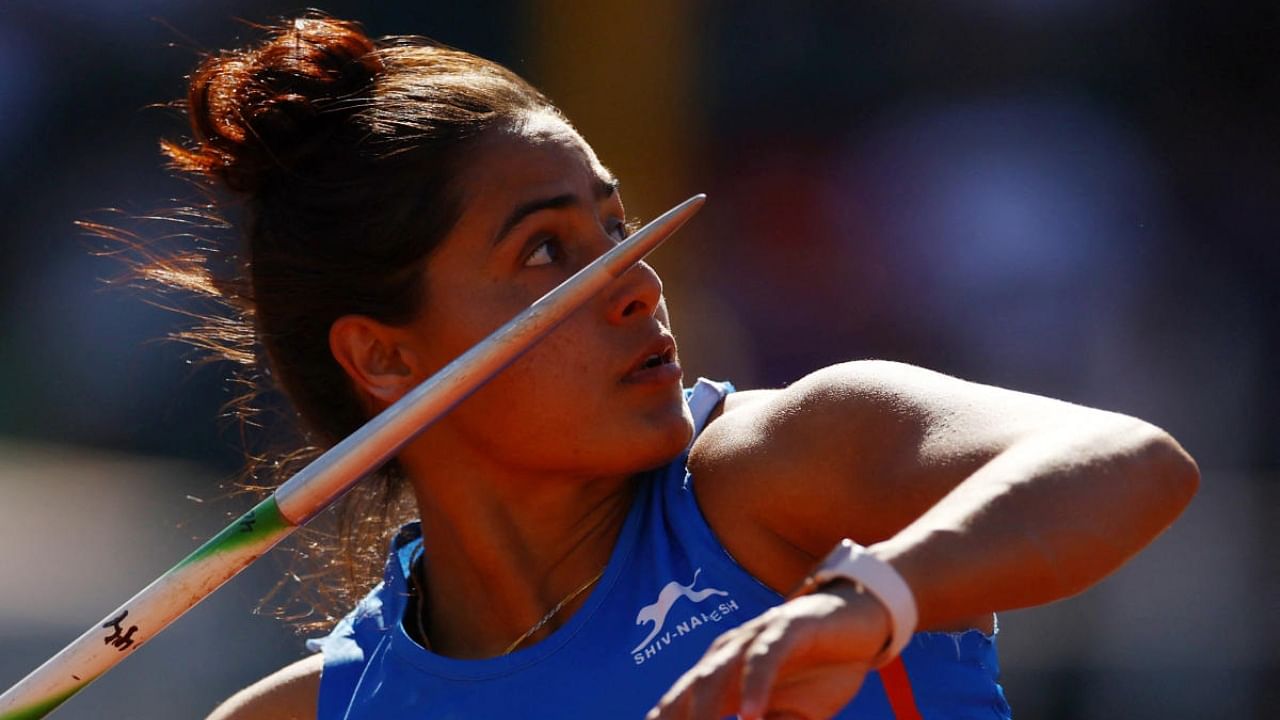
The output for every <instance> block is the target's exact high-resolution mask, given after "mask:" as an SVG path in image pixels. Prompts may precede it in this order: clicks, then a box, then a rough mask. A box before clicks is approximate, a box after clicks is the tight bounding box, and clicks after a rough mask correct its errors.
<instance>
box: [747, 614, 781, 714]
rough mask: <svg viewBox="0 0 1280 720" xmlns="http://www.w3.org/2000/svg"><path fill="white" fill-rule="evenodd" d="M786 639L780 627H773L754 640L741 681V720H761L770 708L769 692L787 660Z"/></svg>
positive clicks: (748, 648)
mask: <svg viewBox="0 0 1280 720" xmlns="http://www.w3.org/2000/svg"><path fill="white" fill-rule="evenodd" d="M785 638H786V635H785V633H784V631H783V629H782V628H781V627H777V626H775V627H771V628H768V629H766V630H764V631H763V632H761V633H760V634H759V635H757V636H756V637H755V639H754V640H752V642H751V644H750V645H748V646H747V649H746V651H745V652H744V653H743V660H742V664H741V665H742V670H741V673H740V678H741V697H742V700H741V703H740V706H739V714H740V715H741V716H742V720H760V718H762V717H765V711H766V710H767V709H768V708H769V692H770V690H771V689H772V687H773V683H774V680H775V679H776V678H777V677H778V671H779V669H780V668H781V667H782V663H783V662H784V661H785V660H786V659H787V656H788V654H789V653H788V648H787V647H785Z"/></svg>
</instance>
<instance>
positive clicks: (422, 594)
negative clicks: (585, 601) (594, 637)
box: [410, 563, 608, 655]
mask: <svg viewBox="0 0 1280 720" xmlns="http://www.w3.org/2000/svg"><path fill="white" fill-rule="evenodd" d="M411 567H413V570H414V572H412V573H410V575H411V577H413V576H416V575H417V574H418V572H417V570H418V567H419V566H418V564H417V563H415V564H414V565H413V566H411ZM607 568H608V565H606V566H605V567H602V568H600V572H598V573H596V574H595V575H594V576H593V577H592V578H591V579H590V580H588V581H586V582H585V583H583V584H582V586H581V587H579V588H578V589H577V590H574V591H573V592H571V593H569V594H568V595H566V596H565V598H564V599H563V600H561V601H560V602H558V603H556V606H555V607H553V608H551V609H550V610H549V611H547V614H546V615H543V616H542V619H541V620H539V621H538V622H536V623H534V624H533V627H531V628H529V629H528V630H525V631H524V634H523V635H521V636H520V637H518V638H516V641H515V642H513V643H511V644H510V645H508V646H507V649H506V650H503V651H502V654H503V655H510V654H511V652H512V651H513V650H515V649H516V648H518V647H520V643H522V642H524V641H525V640H528V639H529V637H530V636H531V635H533V634H534V633H536V632H538V631H539V630H541V629H542V626H543V625H546V624H547V623H549V622H551V618H554V617H555V616H556V614H557V613H559V612H560V611H561V610H563V609H564V606H565V605H568V604H569V602H571V601H572V600H573V599H574V598H576V597H578V596H579V595H581V594H582V593H583V592H584V591H585V590H586V589H587V588H589V587H591V586H592V585H594V584H595V582H596V581H597V580H599V579H600V578H602V577H604V571H605V570H606V569H607ZM413 584H414V586H415V587H414V588H413V590H414V591H415V594H416V595H417V598H416V600H417V602H415V603H414V604H415V606H416V610H417V611H416V612H415V613H414V616H415V617H414V620H415V625H416V626H417V630H418V637H419V638H420V639H421V640H422V642H423V646H424V647H426V649H428V650H430V649H431V643H430V642H429V641H428V640H427V630H426V628H425V627H423V625H422V618H423V616H424V615H426V598H427V593H426V583H422V582H418V581H417V578H416V577H414V583H413Z"/></svg>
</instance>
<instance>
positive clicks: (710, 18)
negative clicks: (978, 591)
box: [0, 0, 1280, 720]
mask: <svg viewBox="0 0 1280 720" xmlns="http://www.w3.org/2000/svg"><path fill="white" fill-rule="evenodd" d="M319 4H320V5H321V6H322V8H323V9H324V10H326V11H328V12H330V13H332V14H334V15H337V16H339V17H349V18H353V19H358V20H361V21H363V22H364V23H365V25H366V28H367V29H368V30H369V31H370V33H371V34H375V35H385V34H424V35H430V36H432V37H435V38H437V39H439V40H442V41H445V42H447V43H449V44H452V45H455V46H458V47H461V48H463V49H467V50H470V51H473V52H476V53H479V54H481V55H485V56H487V57H490V58H493V59H496V60H498V61H500V62H503V63H505V64H507V65H508V66H510V67H512V68H513V69H514V70H516V71H517V72H519V73H521V74H523V75H525V76H526V77H528V78H529V79H531V80H532V81H533V82H534V84H535V85H538V86H539V87H541V88H543V89H544V90H545V91H546V92H547V93H548V94H549V95H550V96H551V97H552V98H553V99H554V100H556V101H557V102H558V103H559V104H560V105H561V107H562V108H563V109H564V110H565V111H566V112H567V113H568V115H569V116H570V117H571V118H572V119H573V120H574V121H575V122H576V123H577V124H578V126H579V128H580V129H581V130H582V131H583V134H584V135H585V136H586V138H587V139H588V140H589V141H590V142H591V143H593V145H594V146H595V147H596V149H597V151H598V152H599V154H600V156H601V157H602V159H603V160H604V161H605V162H606V164H608V165H610V166H611V168H612V169H613V170H614V171H615V172H616V173H617V174H618V175H619V176H620V177H621V178H622V180H623V183H624V189H625V192H624V196H625V198H626V201H627V206H628V211H629V213H630V214H631V215H632V216H634V217H636V218H637V219H648V218H650V217H652V216H653V215H654V214H656V213H657V212H659V211H661V210H663V209H665V208H667V207H669V206H670V205H671V204H673V203H674V202H676V201H678V200H680V199H683V198H685V197H687V196H688V195H690V194H692V193H694V192H698V191H704V192H706V193H708V195H709V196H710V202H709V203H708V205H707V208H706V210H705V211H704V212H703V213H702V215H701V216H700V217H699V218H698V220H697V222H695V223H694V224H693V225H692V226H691V227H690V228H688V229H687V230H685V231H684V232H683V233H682V234H681V235H680V237H679V239H678V240H677V241H676V242H674V243H671V244H670V245H669V246H667V247H666V248H664V249H663V250H662V251H661V252H660V253H659V254H658V255H657V256H656V258H655V260H654V265H655V266H656V267H657V268H658V270H659V271H660V272H661V273H662V274H663V276H664V279H665V281H666V284H667V292H668V295H669V302H670V304H671V308H672V314H673V319H674V322H675V325H676V330H677V334H678V336H679V338H680V340H681V345H682V355H683V358H684V362H685V365H686V369H687V372H688V374H689V376H690V377H693V376H696V375H699V374H701V375H707V376H710V377H716V378H730V379H732V380H734V381H735V382H736V383H737V384H738V385H739V387H765V386H781V385H784V384H786V383H789V382H791V381H793V380H795V379H797V378H799V377H800V376H802V375H804V374H805V373H807V372H808V371H810V370H812V369H815V368H817V367H820V366H823V365H827V364H830V363H833V362H838V361H842V360H847V359H856V358H886V359H894V360H902V361H906V362H911V363H917V364H920V365H924V366H927V367H930V368H934V369H937V370H940V371H943V372H946V373H950V374H954V375H957V376H960V377H964V378H968V379H973V380H978V381H982V382H987V383H993V384H996V385H1002V386H1008V387H1013V388H1016V389H1020V390H1025V391H1029V392H1035V393H1041V394H1045V395H1051V396H1054V397H1059V398H1064V399H1067V400H1072V401H1076V402H1080V403H1084V404H1089V405H1094V406H1098V407H1102V408H1107V409H1111V410H1116V411H1121V412H1126V413H1130V414H1134V415H1138V416H1140V417H1143V418H1145V419H1148V420H1151V421H1153V422H1155V423H1157V424H1159V425H1161V426H1163V427H1164V428H1166V429H1168V430H1169V431H1170V432H1172V433H1173V434H1174V436H1175V437H1177V438H1178V439H1179V440H1181V442H1182V443H1183V444H1184V445H1185V446H1186V447H1187V449H1188V450H1190V452H1191V453H1192V454H1193V455H1194V456H1195V457H1196V458H1197V459H1198V460H1199V462H1200V464H1201V468H1202V471H1203V477H1204V480H1203V485H1202V489H1201V492H1200V495H1199V497H1198V498H1197V500H1196V501H1195V503H1194V504H1193V505H1192V507H1191V508H1190V510H1189V511H1188V512H1187V513H1186V515H1185V516H1184V517H1183V518H1182V519H1181V520H1180V521H1179V522H1178V524H1177V525H1176V526H1175V527H1173V529H1172V530H1170V531H1169V532H1168V533H1166V534H1165V535H1164V536H1162V537H1161V538H1160V539H1158V540H1157V541H1156V542H1155V543H1154V544H1153V545H1152V546H1151V547H1150V549H1149V550H1148V551H1147V552H1145V553H1144V554H1143V555H1141V556H1139V557H1138V558H1137V559H1135V560H1134V561H1133V562H1132V563H1130V564H1129V565H1127V566H1126V567H1125V568H1123V569H1122V570H1121V571H1119V572H1118V573H1116V574H1115V575H1114V576H1113V577H1111V578H1110V579H1108V580H1106V581H1105V582H1103V583H1102V584H1101V585H1099V586H1098V587H1096V588H1094V589H1092V590H1090V591H1089V592H1087V593H1085V594H1084V595H1082V596H1080V597H1077V598H1074V599H1071V600H1068V601H1064V602H1060V603H1057V604H1055V605H1052V606H1049V607H1044V608H1038V609H1034V610H1026V611H1020V612H1012V613H1006V614H1004V615H1003V616H1002V619H1001V632H1000V644H1001V652H1002V664H1003V671H1004V675H1003V682H1004V684H1005V687H1006V691H1007V694H1008V697H1009V699H1010V702H1011V704H1012V705H1013V708H1014V712H1015V716H1016V717H1018V718H1022V719H1024V720H1031V719H1045V720H1048V719H1053V720H1069V719H1077V718H1165V719H1174V718H1204V717H1231V718H1264V717H1267V718H1271V717H1275V710H1274V708H1275V706H1277V704H1280V690H1277V688H1280V655H1277V653H1276V651H1275V649H1274V648H1275V645H1276V642H1277V641H1280V627H1278V625H1280V574H1278V573H1277V567H1278V565H1280V563H1277V560H1278V558H1277V555H1278V553H1277V550H1278V549H1280V542H1277V540H1276V539H1275V537H1274V536H1273V535H1272V532H1273V531H1272V530H1271V529H1270V528H1274V527H1275V526H1276V523H1277V521H1280V474H1278V471H1280V443H1277V433H1278V431H1280V413H1278V412H1277V410H1278V409H1280V407H1278V405H1280V393H1278V392H1277V390H1278V381H1277V377H1278V374H1277V372H1276V368H1275V361H1274V359H1273V358H1274V357H1275V355H1276V354H1277V352H1278V351H1280V323H1277V320H1278V319H1280V317H1278V315H1280V242H1278V240H1280V213H1278V212H1277V210H1278V209H1280V42H1278V41H1280V5H1277V4H1276V3H1274V2H1265V1H1263V0H1257V1H1256V2H1236V3H1214V4H1210V3H1204V4H1193V3H1166V2H1156V1H1154V0H1107V1H1105V2H1104V1H1103V0H1018V1H1013V0H952V1H951V2H946V3H923V2H915V1H913V0H896V1H889V0H865V1H863V2H847V3H835V2H830V3H823V2H799V3H778V2H728V1H716V0H701V1H699V2H681V1H679V0H651V1H650V2H638V1H635V2H627V1H623V0H595V1H594V2H590V3H588V2H581V3H569V2H552V1H551V0H544V1H542V2H496V1H486V2H472V3H445V2H421V1H415V2H403V3H389V2H384V3H368V2H355V1H343V2H338V1H329V2H321V3H319ZM296 9H297V6H296V5H292V4H285V3H281V2H275V1H274V0H271V1H266V0H252V1H250V0H200V1H199V2H196V0H133V1H132V2H128V3H121V2H115V1H108V0H38V1H37V0H6V1H5V2H4V3H3V4H0V233H3V238H4V243H5V244H4V247H5V251H6V252H7V253H8V256H7V257H8V260H7V261H6V262H4V263H0V378H3V391H0V568H3V575H2V576H0V578H2V579H0V647H3V649H4V653H3V655H2V656H0V687H7V686H9V685H10V684H12V683H13V682H16V681H17V680H18V679H19V678H20V677H21V676H22V675H24V674H25V673H26V672H28V671H29V670H31V669H32V668H33V667H34V666H35V665H37V664H39V663H40V662H42V661H43V660H44V659H46V658H47V657H48V656H50V655H51V654H52V653H53V652H55V651H56V650H58V649H59V648H61V647H62V646H63V645H64V644H65V643H66V642H68V641H70V640H71V639H72V638H73V637H74V636H76V635H78V634H79V633H80V632H81V631H82V630H83V629H85V628H86V627H88V625H89V624H90V623H92V622H94V621H95V620H97V619H98V618H100V617H103V616H104V615H105V614H106V613H107V612H109V611H110V610H111V609H113V608H115V607H116V606H117V605H118V604H119V603H120V602H122V601H123V600H124V599H126V598H127V597H128V596H129V595H131V594H132V593H134V592H135V591H137V590H138V589H140V588H141V587H142V586H143V585H145V584H146V583H147V582H149V581H150V580H152V579H153V578H154V577H155V576H157V575H158V574H159V573H160V572H162V571H163V570H165V569H167V568H168V567H169V566H170V565H172V564H173V563H174V562H176V561H177V560H178V559H180V558H181V557H182V556H184V555H185V554H186V553H187V552H189V551H190V550H191V549H192V548H194V547H195V545H196V543H197V542H199V541H201V540H203V539H205V538H207V537H208V536H209V535H210V534H212V533H213V532H215V531H216V530H217V529H219V528H220V527H221V526H222V525H223V524H224V523H225V521H226V518H227V517H228V515H229V514H231V513H233V512H236V511H238V510H240V509H242V507H243V505H244V503H243V502H241V501H240V500H239V499H235V498H230V497H228V491H227V489H226V484H225V483H226V481H227V480H228V479H229V478H231V477H232V476H233V475H234V474H235V472H236V470H237V468H238V467H239V461H240V458H241V455H240V450H239V445H238V438H237V436H236V433H235V431H234V428H233V427H232V426H230V425H229V424H228V423H227V422H225V421H222V420H219V415H220V414H221V412H222V406H223V404H224V403H225V402H226V401H228V400H229V399H230V398H231V397H232V393H233V392H234V390H233V389H232V388H231V387H229V386H228V384H227V382H226V380H225V369H224V368H220V367H216V366H214V367H198V366H197V365H195V364H193V363H192V361H193V360H194V359H195V358H194V356H193V355H192V353H191V352H190V351H188V350H187V349H185V348H183V347H181V346H179V345H177V344H175V343H172V342H169V341H164V340H162V338H163V337H164V336H165V335H166V334H168V333H170V332H172V331H173V330H175V329H176V328H178V327H181V323H182V319H181V318H180V317H179V316H178V315H176V314H174V313H172V312H169V311H165V310H161V309H158V308H156V307H155V306H154V305H152V304H150V303H149V301H150V300H154V298H152V297H149V296H147V295H146V294H144V293H140V292H137V291H132V290H128V289H121V288H118V287H111V286H108V285H107V284H105V283H104V282H103V280H104V279H107V278H111V277H115V276H117V275H119V274H120V271H121V268H120V266H119V265H118V264H117V263H115V262H113V261H111V260H109V259H106V258H102V257H98V256H95V255H94V254H93V251H94V250H95V249H97V248H100V246H101V243H100V242H99V241H96V240H93V239H90V238H86V237H85V236H83V235H82V234H81V233H80V232H79V231H78V230H76V229H75V228H74V227H73V225H72V222H73V221H74V220H76V219H80V218H85V217H94V216H100V215H95V214H96V213H98V211H99V210H100V209H103V208H119V209H121V210H123V211H124V212H126V213H133V214H146V213H148V212H150V211H152V210H154V209H157V208H164V207H169V206H172V205H173V204H174V203H173V201H172V200H171V198H189V197H190V196H191V191H190V188H188V187H187V186H186V185H184V184H183V183H181V182H178V181H176V180H174V179H173V178H171V177H169V176H168V175H167V174H166V172H165V171H164V170H163V167H162V161H161V159H160V157H159V154H158V152H157V144H156V143H157V140H158V139H159V138H160V137H168V138H179V137H182V136H183V135H184V134H185V126H184V123H183V121H182V119H181V118H180V117H178V116H177V115H176V114H175V113H173V112H171V111H166V110H159V109H148V106H150V105H153V104H156V103H164V102H168V101H170V100H172V99H175V98H179V97H181V96H182V95H183V93H184V84H183V76H184V75H185V74H186V73H187V72H188V71H189V70H190V69H191V68H192V67H193V66H194V65H195V63H196V62H197V60H198V57H199V53H200V52H201V51H204V50H211V49H217V48H221V47H225V46H227V45H229V44H232V43H237V42H239V41H240V40H242V39H246V38H251V37H256V36H255V34H254V33H253V32H252V31H251V30H250V29H249V28H248V27H247V26H246V25H245V24H244V23H243V22H239V21H237V20H236V18H241V19H243V20H247V21H258V22H262V21H269V20H271V19H272V18H274V17H276V16H278V15H281V14H285V13H291V12H293V11H295V10H296ZM281 572H282V570H281V564H280V563H279V562H278V559H277V560H271V559H269V560H267V561H265V562H263V563H260V567H254V568H252V569H251V570H250V571H249V572H248V573H247V574H246V575H245V576H242V577H240V578H238V579H236V580H235V581H233V582H232V583H231V584H230V585H229V586H228V587H227V588H224V589H223V590H222V591H221V592H219V593H218V594H217V595H215V596H214V597H213V598H212V599H210V600H209V601H208V602H206V603H205V604H204V605H202V606H200V607H199V608H197V609H196V610H195V611H194V612H192V613H191V614H190V615H188V616H187V617H185V618H184V619H182V620H180V621H179V622H178V623H177V624H176V625H175V626H174V627H173V628H171V629H170V630H169V631H167V632H166V633H164V634H162V635H161V636H159V637H158V638H157V639H156V640H155V642H154V643H151V644H149V645H148V647H147V648H145V649H144V650H143V651H142V652H140V653H138V655H137V656H135V657H133V658H131V659H130V660H129V661H128V662H126V663H124V664H123V665H121V666H120V667H119V668H117V669H116V670H115V671H113V672H112V673H111V674H110V675H109V676H107V677H106V678H105V679H103V680H101V681H99V682H98V683H96V684H95V685H93V686H91V687H90V688H89V689H88V690H86V691H85V692H83V693H81V694H80V695H79V696H77V697H76V698H74V699H73V700H71V701H70V702H69V703H68V704H67V705H66V706H65V707H64V708H63V709H62V710H60V711H59V714H58V717H63V718H178V717H202V716H203V714H204V713H207V712H208V711H209V710H210V709H211V708H212V707H213V706H214V705H215V704H216V703H217V702H218V700H220V699H221V698H224V697H226V696H227V695H228V694H230V693H231V692H232V691H234V690H235V689H236V688H238V687H240V686H243V685H244V684H246V683H248V682H251V681H252V680H254V679H256V678H258V677H260V676H261V675H263V674H265V673H267V672H269V671H270V670H272V669H274V668H276V667H279V666H280V665H282V664H284V663H286V662H288V661H290V660H292V659H295V658H297V657H300V656H301V654H302V646H301V642H300V641H299V640H298V639H297V638H296V636H295V635H294V634H293V633H292V632H291V630H290V629H289V628H288V626H287V625H284V624H282V623H280V622H278V621H276V620H273V619H271V618H270V617H268V616H266V615H263V614H254V613H253V609H254V608H255V607H256V606H257V605H258V604H259V600H260V599H261V598H262V597H263V595H264V594H266V593H268V592H269V591H270V590H271V588H272V587H273V586H274V584H275V582H276V579H277V578H278V577H279V576H280V574H281Z"/></svg>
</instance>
